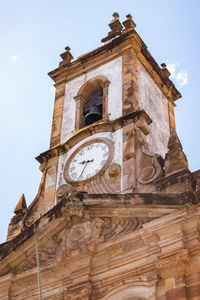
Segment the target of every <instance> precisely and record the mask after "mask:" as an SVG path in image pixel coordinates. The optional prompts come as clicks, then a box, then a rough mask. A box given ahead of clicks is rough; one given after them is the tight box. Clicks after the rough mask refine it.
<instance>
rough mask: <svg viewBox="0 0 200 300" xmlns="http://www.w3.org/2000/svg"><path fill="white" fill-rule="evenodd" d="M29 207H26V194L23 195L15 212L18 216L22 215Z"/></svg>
mask: <svg viewBox="0 0 200 300" xmlns="http://www.w3.org/2000/svg"><path fill="white" fill-rule="evenodd" d="M26 208H27V206H26V200H25V197H24V194H22V195H21V197H20V199H19V201H18V203H17V205H16V207H15V210H14V213H15V214H16V215H17V214H20V213H22V212H23V211H24V209H26Z"/></svg>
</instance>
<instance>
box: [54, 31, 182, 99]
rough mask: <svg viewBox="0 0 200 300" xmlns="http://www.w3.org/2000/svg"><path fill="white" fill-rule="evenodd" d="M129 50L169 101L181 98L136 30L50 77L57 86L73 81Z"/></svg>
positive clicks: (124, 33)
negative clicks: (132, 50)
mask: <svg viewBox="0 0 200 300" xmlns="http://www.w3.org/2000/svg"><path fill="white" fill-rule="evenodd" d="M128 48H132V49H134V51H135V52H136V54H137V57H138V59H139V60H140V61H141V62H142V64H143V65H144V66H145V68H146V69H147V71H148V72H149V74H150V75H151V77H152V78H153V79H154V80H155V81H156V83H157V84H158V86H159V87H160V89H161V90H162V91H163V93H164V94H165V96H166V97H167V98H168V99H169V100H172V101H175V100H177V99H179V98H180V97H181V94H180V93H179V92H178V90H177V89H176V88H175V86H174V84H173V82H172V81H171V80H170V79H169V78H168V77H166V76H164V75H163V73H164V72H163V69H162V68H160V67H159V65H158V64H157V63H156V61H155V60H154V58H153V57H152V55H151V54H150V52H149V51H148V50H147V46H146V45H145V43H144V42H143V41H142V39H141V38H140V36H139V35H138V34H137V32H136V31H135V30H134V29H132V30H130V31H129V32H123V33H122V34H121V35H120V36H119V37H117V38H115V39H113V40H111V41H110V42H108V43H106V44H104V45H102V46H100V47H98V48H96V49H94V50H93V51H90V52H88V53H86V54H84V55H82V56H80V57H78V58H77V60H75V61H73V62H72V63H71V62H70V63H69V64H67V65H64V66H60V67H59V68H57V69H55V70H53V71H51V72H49V76H50V77H51V78H52V79H53V80H54V82H55V83H56V85H58V84H60V83H61V82H68V81H71V80H72V79H74V78H76V77H78V76H81V75H83V74H85V73H86V72H89V71H91V70H92V69H95V68H97V67H99V66H100V65H102V64H105V63H107V62H109V61H111V60H113V59H115V58H117V57H119V56H121V55H122V54H123V52H124V51H126V50H127V49H128Z"/></svg>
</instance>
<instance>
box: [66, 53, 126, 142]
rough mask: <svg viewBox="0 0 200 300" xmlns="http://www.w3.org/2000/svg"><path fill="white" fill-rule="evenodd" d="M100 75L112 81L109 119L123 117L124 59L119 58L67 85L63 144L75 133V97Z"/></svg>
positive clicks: (109, 92) (109, 96)
mask: <svg viewBox="0 0 200 300" xmlns="http://www.w3.org/2000/svg"><path fill="white" fill-rule="evenodd" d="M100 75H104V76H106V77H107V78H108V80H109V81H110V84H109V88H108V99H109V100H108V115H109V119H110V120H114V119H116V118H118V117H120V116H121V115H122V101H121V99H122V58H121V57H119V58H117V59H115V60H113V61H111V62H109V63H107V64H104V65H102V66H100V67H99V68H97V69H95V70H93V71H91V72H88V73H87V74H85V75H83V76H80V77H78V78H75V79H74V80H72V81H70V82H68V83H67V84H66V88H65V99H64V110H63V120H62V129H61V143H64V142H66V141H67V140H68V139H69V138H70V137H71V135H72V132H73V131H74V127H75V109H76V103H75V100H74V97H75V96H76V95H77V93H78V90H79V89H80V87H81V86H82V85H83V84H84V83H86V82H87V81H88V80H90V79H92V78H94V77H96V76H100Z"/></svg>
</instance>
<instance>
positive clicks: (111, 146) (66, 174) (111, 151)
mask: <svg viewBox="0 0 200 300" xmlns="http://www.w3.org/2000/svg"><path fill="white" fill-rule="evenodd" d="M95 143H103V144H106V145H107V147H108V149H109V154H108V158H107V160H106V162H105V164H104V165H103V166H102V168H101V169H100V170H99V171H98V172H97V173H96V174H94V175H93V176H91V177H89V178H87V179H83V180H73V179H72V178H71V177H70V175H69V169H70V165H71V162H72V160H73V159H74V158H75V156H76V155H77V154H78V153H79V152H80V151H81V150H82V149H84V148H86V147H87V146H89V145H91V144H95ZM113 155H114V144H113V142H112V141H111V140H109V139H107V138H103V139H102V138H96V139H92V140H89V141H87V142H85V143H83V144H82V145H80V146H79V147H78V148H77V149H76V150H75V151H74V152H73V153H72V154H71V155H70V157H69V158H68V160H67V162H66V164H65V167H64V172H63V174H64V179H65V180H66V182H68V183H70V184H72V185H79V184H83V183H87V182H89V181H92V180H94V179H95V178H96V177H97V176H99V175H101V174H103V172H104V171H105V170H106V168H107V167H108V166H109V165H110V163H111V161H112V159H113Z"/></svg>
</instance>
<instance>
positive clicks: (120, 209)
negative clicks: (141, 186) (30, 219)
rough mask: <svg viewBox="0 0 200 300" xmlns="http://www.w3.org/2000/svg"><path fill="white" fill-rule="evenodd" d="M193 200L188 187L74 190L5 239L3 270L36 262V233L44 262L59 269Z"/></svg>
mask: <svg viewBox="0 0 200 300" xmlns="http://www.w3.org/2000/svg"><path fill="white" fill-rule="evenodd" d="M190 194H191V195H190ZM191 202H194V203H195V198H192V193H190V192H186V193H183V194H179V195H173V194H139V193H132V194H121V195H120V194H117V195H115V194H103V195H102V194H101V195H97V194H96V195H88V194H87V193H81V192H78V193H77V192H72V193H70V194H68V195H64V196H63V197H62V199H61V200H60V202H59V203H58V204H57V205H56V206H55V207H54V208H53V209H51V210H50V211H49V212H48V213H47V214H46V215H44V216H43V217H41V218H40V219H39V220H38V221H37V222H35V223H34V224H32V225H31V226H30V227H29V228H26V230H25V231H24V232H22V233H21V234H19V235H18V236H17V237H16V238H15V239H13V240H11V241H8V242H7V243H4V244H2V245H1V247H0V255H1V262H0V265H1V267H0V270H1V275H5V274H8V273H14V274H18V273H21V272H24V271H27V270H30V269H31V268H35V267H36V252H35V233H37V236H38V241H39V242H38V243H39V257H40V265H41V267H43V266H48V265H50V266H51V268H54V266H55V268H56V269H58V268H59V265H60V264H63V263H64V264H65V263H66V262H67V261H68V259H69V257H70V258H72V257H73V258H75V257H77V256H84V255H92V254H95V253H96V250H97V248H98V246H99V245H101V244H102V243H106V242H109V243H112V241H115V240H116V239H119V238H120V237H122V236H125V235H127V234H129V233H132V232H134V231H138V230H139V229H140V228H141V227H142V226H143V224H145V223H148V222H150V221H152V220H155V219H157V218H160V217H163V216H165V215H167V214H170V213H173V212H175V211H177V210H178V209H180V208H181V207H183V206H185V204H187V203H190V204H191ZM22 245H23V247H22Z"/></svg>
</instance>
